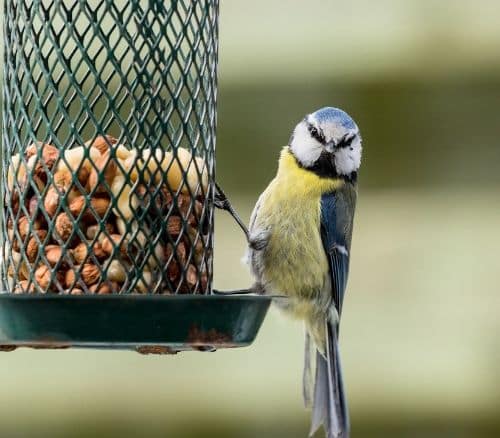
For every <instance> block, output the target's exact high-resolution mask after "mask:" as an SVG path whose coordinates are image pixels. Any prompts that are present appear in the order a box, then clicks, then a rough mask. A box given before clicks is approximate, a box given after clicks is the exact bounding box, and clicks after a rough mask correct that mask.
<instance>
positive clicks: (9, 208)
mask: <svg viewBox="0 0 500 438" xmlns="http://www.w3.org/2000/svg"><path fill="white" fill-rule="evenodd" d="M4 44H5V46H4V79H3V147H2V159H3V166H2V197H3V209H2V211H3V215H2V237H3V241H2V253H1V268H2V277H1V282H2V285H1V290H2V293H1V294H0V349H1V350H7V351H9V350H12V349H14V348H16V347H18V346H29V347H35V348H64V347H92V348H126V349H135V350H137V351H139V352H141V353H175V352H177V351H182V350H186V349H197V350H209V351H211V350H214V349H217V348H225V347H238V346H244V345H248V344H250V343H251V342H252V341H253V340H254V338H255V336H256V334H257V332H258V329H259V327H260V325H261V323H262V321H263V319H264V317H265V314H266V312H267V309H268V307H269V304H270V298H268V297H262V296H254V295H247V296H241V295H236V294H235V295H232V294H217V293H215V292H214V290H213V287H212V278H213V275H212V274H213V240H214V205H217V206H220V205H225V206H227V203H225V202H222V201H221V199H220V193H219V190H218V188H217V186H216V184H215V127H216V113H217V112H216V97H217V60H218V1H217V0H178V1H177V0H171V1H164V0H162V1H160V0H136V1H133V2H118V1H102V0H71V1H70V0H39V1H32V0H5V2H4ZM228 209H229V208H228Z"/></svg>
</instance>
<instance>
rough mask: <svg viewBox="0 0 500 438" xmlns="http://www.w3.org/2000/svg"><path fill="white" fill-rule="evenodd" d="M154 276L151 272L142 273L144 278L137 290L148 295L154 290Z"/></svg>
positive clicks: (138, 284) (139, 281)
mask: <svg viewBox="0 0 500 438" xmlns="http://www.w3.org/2000/svg"><path fill="white" fill-rule="evenodd" d="M152 279H153V278H152V275H151V272H149V271H142V277H141V278H140V279H139V280H138V281H137V284H136V289H137V290H138V291H139V292H140V293H144V294H145V293H148V292H150V291H151V289H152V287H153V286H152V284H151V283H152Z"/></svg>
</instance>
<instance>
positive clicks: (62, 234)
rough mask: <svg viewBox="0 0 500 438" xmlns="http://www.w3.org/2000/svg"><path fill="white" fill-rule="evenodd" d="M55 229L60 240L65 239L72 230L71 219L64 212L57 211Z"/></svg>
mask: <svg viewBox="0 0 500 438" xmlns="http://www.w3.org/2000/svg"><path fill="white" fill-rule="evenodd" d="M55 230H56V233H57V235H58V236H59V238H60V239H61V240H62V241H67V240H68V239H69V237H70V236H71V233H72V232H73V221H72V219H70V217H69V216H68V215H67V214H66V213H59V214H58V215H57V218H56V224H55Z"/></svg>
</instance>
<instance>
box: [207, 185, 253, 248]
mask: <svg viewBox="0 0 500 438" xmlns="http://www.w3.org/2000/svg"><path fill="white" fill-rule="evenodd" d="M214 205H215V206H216V207H217V208H220V209H221V210H225V211H227V212H228V213H229V214H230V215H231V216H232V217H233V219H234V220H235V221H236V223H237V224H238V225H239V226H240V228H241V229H242V231H243V232H244V233H245V237H246V239H247V241H248V240H249V234H248V228H247V227H246V226H245V224H244V223H243V221H242V220H241V218H240V216H239V215H238V213H236V210H235V209H234V208H233V206H232V205H231V202H229V199H228V198H227V196H226V194H225V193H224V191H223V190H222V189H221V188H220V186H219V184H217V183H215V199H214Z"/></svg>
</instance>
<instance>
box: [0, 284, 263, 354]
mask: <svg viewBox="0 0 500 438" xmlns="http://www.w3.org/2000/svg"><path fill="white" fill-rule="evenodd" d="M270 302H271V298H270V297H265V296H254V295H246V296H244V295H240V296H231V295H228V296H224V295H223V294H220V295H205V296H204V295H172V296H168V297H165V296H158V295H106V296H98V295H81V296H64V295H50V296H41V295H36V294H34V295H13V294H2V295H0V350H3V351H11V350H14V349H15V348H17V347H32V348H69V347H80V348H109V349H128V350H130V349H132V350H136V351H138V352H139V353H145V354H146V353H156V354H167V353H170V354H174V353H177V352H179V351H185V350H201V351H215V350H216V349H221V348H234V347H245V346H248V345H250V344H251V343H252V342H253V340H254V339H255V337H256V335H257V332H258V330H259V328H260V326H261V324H262V321H263V320H264V317H265V315H266V313H267V310H268V308H269V304H270Z"/></svg>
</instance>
